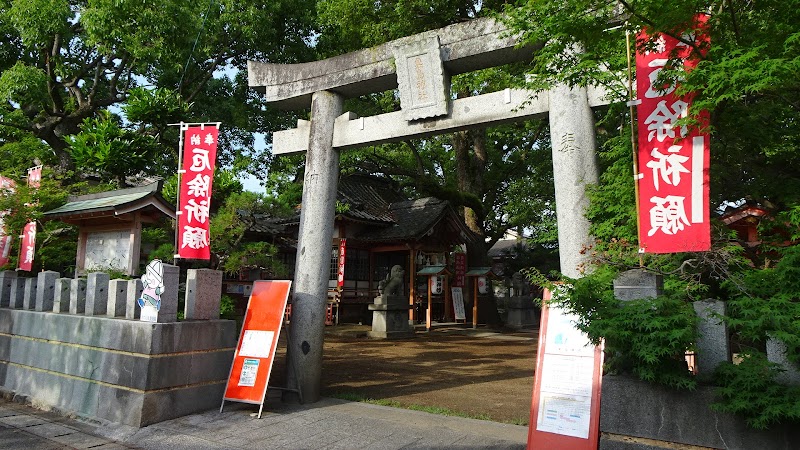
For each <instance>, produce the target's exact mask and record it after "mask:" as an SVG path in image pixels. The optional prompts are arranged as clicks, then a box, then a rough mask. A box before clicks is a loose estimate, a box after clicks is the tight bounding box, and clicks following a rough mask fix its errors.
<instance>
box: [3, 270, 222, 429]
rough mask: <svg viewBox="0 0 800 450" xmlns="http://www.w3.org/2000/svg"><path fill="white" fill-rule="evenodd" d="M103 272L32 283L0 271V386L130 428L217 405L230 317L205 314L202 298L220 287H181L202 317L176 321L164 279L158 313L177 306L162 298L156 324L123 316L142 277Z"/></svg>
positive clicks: (174, 284) (214, 295) (211, 297)
mask: <svg viewBox="0 0 800 450" xmlns="http://www.w3.org/2000/svg"><path fill="white" fill-rule="evenodd" d="M172 267H174V266H172ZM175 269H177V267H175ZM208 272H212V271H205V272H203V273H194V274H192V276H193V277H194V279H195V280H198V283H200V284H199V285H203V286H205V285H206V284H203V283H205V281H204V280H203V279H205V278H212V279H215V278H216V277H217V274H216V273H208ZM166 273H169V272H168V270H165V274H166ZM102 275H105V274H102ZM102 275H96V274H90V275H89V278H90V281H89V282H84V281H85V280H78V282H76V280H71V279H64V278H58V276H57V274H56V276H54V275H53V273H48V272H43V273H41V274H39V276H38V277H37V278H36V280H37V283H36V285H37V286H36V289H33V288H31V287H30V285H31V284H33V283H32V282H28V281H22V280H28V279H23V278H19V279H18V278H17V277H16V273H14V272H0V387H2V389H5V390H7V391H12V392H13V393H15V394H20V395H24V396H27V397H29V398H30V399H31V401H33V402H34V403H36V404H38V405H40V406H50V407H55V408H59V409H61V410H63V411H67V412H72V413H75V414H78V415H81V416H85V417H89V418H94V419H98V420H103V421H110V422H118V423H123V424H126V425H132V426H145V425H149V424H152V423H156V422H160V421H163V420H168V419H171V418H175V417H179V416H182V415H186V414H191V413H194V412H198V411H204V410H208V409H211V408H216V407H218V406H219V405H220V403H221V402H222V396H223V390H224V388H225V383H226V380H227V376H228V372H229V370H230V364H231V361H232V359H233V353H234V350H235V346H236V340H237V335H236V324H235V322H233V321H228V320H219V314H218V312H217V314H216V316H215V317H210V316H212V315H211V314H209V313H208V310H209V309H208V307H207V306H206V305H205V303H206V302H212V304H213V302H214V301H216V305H217V306H216V308H217V311H218V310H219V297H220V295H221V292H220V291H219V290H217V291H216V292H210V291H209V290H207V289H202V290H200V291H201V292H199V293H198V292H197V291H198V289H194V290H192V293H191V294H189V293H188V292H187V298H186V302H187V305H189V306H190V307H191V308H192V311H194V313H195V315H196V316H202V317H203V318H205V320H187V321H182V322H177V314H176V312H177V294H176V293H177V292H178V278H177V276H175V277H171V281H170V284H169V285H166V291H167V292H169V290H170V289H172V292H173V293H175V294H174V295H173V296H166V297H162V311H163V310H164V306H165V305H164V304H163V302H164V301H165V298H166V301H167V302H170V303H172V302H174V304H175V306H172V305H171V304H168V305H166V308H167V309H166V311H165V312H166V314H165V315H164V316H163V317H162V316H161V314H159V322H158V323H151V322H141V321H139V320H131V319H126V316H128V317H131V318H133V317H135V316H136V314H135V313H136V310H137V309H138V306H136V303H135V302H136V297H137V296H138V293H139V292H140V291H141V283H140V282H139V280H132V281H124V280H108V276H107V275H105V276H102ZM219 276H220V278H221V274H219ZM165 279H167V277H166V276H165ZM211 285H215V283H213V282H212V283H211ZM20 287H21V288H22V293H21V294H20V293H19V289H20ZM26 287H27V289H26ZM137 287H138V289H137ZM37 290H38V292H34V291H37ZM120 297H124V298H120ZM17 298H20V299H21V300H22V301H20V302H11V299H17ZM47 298H50V301H49V303H48V301H47ZM198 303H200V304H198ZM123 305H124V307H123ZM17 306H19V307H17ZM46 306H49V308H46ZM69 312H72V313H69ZM198 312H203V313H202V314H198ZM198 318H200V317H198Z"/></svg>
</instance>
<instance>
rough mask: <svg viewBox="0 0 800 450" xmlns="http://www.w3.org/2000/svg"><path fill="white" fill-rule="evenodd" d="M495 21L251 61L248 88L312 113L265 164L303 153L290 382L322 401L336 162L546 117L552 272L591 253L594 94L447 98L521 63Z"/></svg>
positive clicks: (574, 273) (569, 91) (563, 90)
mask: <svg viewBox="0 0 800 450" xmlns="http://www.w3.org/2000/svg"><path fill="white" fill-rule="evenodd" d="M517 44H518V42H517V40H516V38H515V37H514V36H509V34H508V32H507V31H506V30H505V29H504V28H503V26H502V25H501V24H500V23H498V22H496V21H495V20H493V19H476V20H472V21H469V22H464V23H459V24H455V25H450V26H447V27H444V28H441V29H438V30H432V31H428V32H425V33H421V34H417V35H414V36H409V37H406V38H402V39H398V40H395V41H392V42H388V43H386V44H383V45H379V46H377V47H373V48H370V49H365V50H360V51H357V52H353V53H348V54H345V55H340V56H336V57H333V58H329V59H326V60H322V61H315V62H310V63H301V64H265V63H259V62H254V61H249V62H248V77H249V85H250V86H251V87H254V88H256V89H258V90H260V91H261V92H263V93H264V94H265V97H266V101H267V102H269V103H273V104H275V105H277V106H278V107H281V108H287V109H302V108H308V107H309V106H310V107H311V120H310V121H305V120H300V121H298V124H297V128H295V129H291V130H284V131H278V132H275V134H274V135H273V142H272V152H273V154H290V153H300V152H306V171H305V178H304V182H303V200H302V204H303V207H302V209H301V213H300V232H299V236H298V243H297V263H296V264H297V265H296V270H295V280H294V296H293V300H292V326H291V328H290V330H289V343H290V344H289V346H288V364H287V365H288V374H287V375H288V376H287V379H288V384H289V387H290V388H297V389H299V390H300V391H301V392H302V397H303V398H304V399H306V400H308V401H311V402H314V401H317V400H318V399H319V393H320V386H321V370H322V345H323V335H324V326H325V325H324V318H325V306H326V302H327V289H328V271H329V267H328V266H329V264H330V261H329V259H330V240H331V236H332V235H333V225H334V210H335V204H336V188H337V181H338V177H339V152H340V151H341V150H345V149H349V148H357V147H363V146H368V145H376V144H380V143H386V142H393V141H400V140H405V139H410V138H421V137H425V136H431V135H436V134H443V133H451V132H455V131H461V130H465V129H469V128H474V127H486V126H491V125H496V124H501V123H505V122H513V121H521V120H528V119H532V118H544V117H546V116H547V117H549V122H550V134H551V141H552V148H553V170H554V178H555V193H556V216H557V220H558V240H559V252H560V263H561V271H562V273H564V274H565V275H567V276H569V277H575V278H577V277H579V276H580V273H579V266H580V265H581V263H582V262H583V261H584V260H585V259H586V256H585V255H584V254H583V253H582V250H583V249H584V248H585V247H586V246H588V245H591V237H590V236H589V222H588V221H587V220H586V218H585V216H584V211H585V209H586V207H587V205H588V198H587V197H586V192H585V185H587V184H595V183H597V179H598V172H597V171H598V169H597V163H596V155H595V136H594V131H595V130H594V120H593V116H592V112H591V107H593V106H599V105H603V104H607V103H608V102H607V101H605V99H604V91H603V90H602V89H592V88H589V89H587V88H570V87H568V86H557V87H555V88H553V89H551V90H550V91H548V92H532V91H527V90H518V89H506V90H504V91H499V92H494V93H490V94H483V95H478V96H475V97H470V98H463V99H457V100H451V98H450V77H451V76H453V75H458V74H461V73H466V72H471V71H475V70H480V69H485V68H489V67H496V66H500V65H504V64H508V63H512V62H517V61H526V60H530V59H531V57H532V56H533V52H534V51H535V50H536V49H535V48H531V47H518V46H517ZM395 88H399V92H400V102H401V107H402V109H401V111H397V112H392V113H387V114H380V115H377V116H372V117H357V116H356V115H355V114H353V113H349V112H348V113H344V114H342V104H343V101H344V99H346V98H352V97H357V96H361V95H366V94H370V93H375V92H383V91H386V90H391V89H395Z"/></svg>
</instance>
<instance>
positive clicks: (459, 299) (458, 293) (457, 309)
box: [450, 287, 467, 320]
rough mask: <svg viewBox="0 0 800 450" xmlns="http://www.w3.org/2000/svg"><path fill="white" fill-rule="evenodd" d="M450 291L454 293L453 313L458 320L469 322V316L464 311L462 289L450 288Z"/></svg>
mask: <svg viewBox="0 0 800 450" xmlns="http://www.w3.org/2000/svg"><path fill="white" fill-rule="evenodd" d="M450 291H451V292H452V293H453V312H454V313H455V316H456V320H467V314H466V312H465V311H464V292H463V291H462V289H461V288H460V287H454V288H450Z"/></svg>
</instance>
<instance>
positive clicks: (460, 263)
mask: <svg viewBox="0 0 800 450" xmlns="http://www.w3.org/2000/svg"><path fill="white" fill-rule="evenodd" d="M453 265H454V266H455V276H454V277H453V287H464V286H466V285H467V255H466V254H464V253H456V254H455V256H454V257H453Z"/></svg>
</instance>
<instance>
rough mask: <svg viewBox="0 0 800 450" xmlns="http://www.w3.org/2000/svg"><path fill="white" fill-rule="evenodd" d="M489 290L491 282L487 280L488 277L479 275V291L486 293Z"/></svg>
mask: <svg viewBox="0 0 800 450" xmlns="http://www.w3.org/2000/svg"><path fill="white" fill-rule="evenodd" d="M488 292H489V283H488V282H487V280H486V277H484V276H481V277H478V293H480V294H486V293H488Z"/></svg>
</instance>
